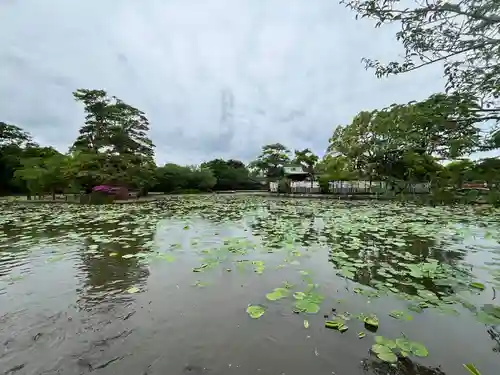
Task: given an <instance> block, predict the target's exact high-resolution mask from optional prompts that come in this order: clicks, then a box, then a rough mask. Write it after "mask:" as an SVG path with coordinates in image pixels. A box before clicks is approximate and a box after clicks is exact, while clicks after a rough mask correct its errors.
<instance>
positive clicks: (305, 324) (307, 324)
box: [304, 320, 309, 329]
mask: <svg viewBox="0 0 500 375" xmlns="http://www.w3.org/2000/svg"><path fill="white" fill-rule="evenodd" d="M304 328H306V329H307V328H309V322H308V321H307V320H304Z"/></svg>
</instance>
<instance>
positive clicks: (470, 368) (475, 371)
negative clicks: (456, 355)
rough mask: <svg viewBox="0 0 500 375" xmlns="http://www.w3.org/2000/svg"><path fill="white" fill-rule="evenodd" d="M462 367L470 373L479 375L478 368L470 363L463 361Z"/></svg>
mask: <svg viewBox="0 0 500 375" xmlns="http://www.w3.org/2000/svg"><path fill="white" fill-rule="evenodd" d="M464 367H465V369H466V370H467V371H468V372H469V373H470V374H472V375H481V373H480V372H479V370H478V369H477V368H476V366H474V364H472V363H464Z"/></svg>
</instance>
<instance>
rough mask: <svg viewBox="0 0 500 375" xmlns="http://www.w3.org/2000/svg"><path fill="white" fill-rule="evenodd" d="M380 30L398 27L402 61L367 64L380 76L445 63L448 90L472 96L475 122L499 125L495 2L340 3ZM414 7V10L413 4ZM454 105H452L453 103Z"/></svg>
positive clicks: (499, 17) (499, 12)
mask: <svg viewBox="0 0 500 375" xmlns="http://www.w3.org/2000/svg"><path fill="white" fill-rule="evenodd" d="M341 3H344V4H345V5H346V6H347V7H348V8H350V9H352V10H354V11H355V12H356V13H357V14H356V18H358V16H359V17H361V18H371V19H374V20H376V27H379V26H381V25H384V24H397V25H399V26H400V30H399V31H398V32H397V33H396V38H397V40H398V41H400V42H401V44H402V45H403V47H404V49H405V55H404V57H403V59H402V61H392V62H390V63H388V64H383V63H381V62H379V61H376V60H370V59H365V63H366V67H367V68H374V69H375V73H376V75H377V76H378V77H381V76H386V75H390V74H400V73H406V72H411V71H414V70H416V69H419V68H421V67H423V66H426V65H430V64H434V63H439V64H444V73H445V75H446V77H447V85H446V86H447V91H449V92H455V93H458V94H460V93H461V94H466V95H472V96H473V97H475V98H477V99H478V103H479V104H480V105H479V106H478V107H477V108H475V113H476V121H485V120H495V121H499V120H500V102H499V100H498V99H499V97H500V84H499V83H500V53H499V51H500V37H499V34H498V30H499V29H500V3H499V2H498V1H497V0H461V1H460V2H453V3H452V2H450V1H447V0H428V1H425V2H422V1H417V0H414V1H410V2H400V1H399V0H341ZM411 3H413V6H412V5H411ZM449 104H453V103H449Z"/></svg>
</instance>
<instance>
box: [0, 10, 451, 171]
mask: <svg viewBox="0 0 500 375" xmlns="http://www.w3.org/2000/svg"><path fill="white" fill-rule="evenodd" d="M396 31H397V29H395V28H390V27H389V28H381V29H375V28H374V25H373V23H372V22H370V21H367V20H358V21H356V20H355V19H354V13H352V12H351V11H349V10H348V9H346V8H345V7H344V6H343V5H340V4H338V3H337V1H336V0H314V1H312V0H308V1H306V0H141V1H137V0H106V1H104V0H86V1H76V0H43V1H41V0H0V82H1V83H0V121H4V122H7V123H12V124H16V125H18V126H20V127H22V128H23V129H25V130H27V131H29V132H30V133H31V134H32V135H33V136H34V138H35V139H36V140H37V141H38V142H39V143H41V144H44V145H52V146H54V147H56V148H57V149H58V150H59V151H61V152H66V151H67V149H68V147H69V146H70V145H71V144H72V143H73V141H74V139H75V138H76V136H77V134H78V129H79V127H80V126H81V125H82V124H83V121H84V112H83V107H82V106H81V104H79V103H77V102H75V101H74V99H73V96H72V92H73V91H75V90H76V89H78V88H88V89H104V90H106V91H107V92H108V93H109V94H110V95H114V96H117V97H119V98H120V99H122V100H124V101H125V102H127V103H129V104H131V105H133V106H135V107H138V108H139V109H141V110H143V111H144V112H146V114H147V116H148V118H149V120H150V123H151V131H150V135H151V138H152V140H153V142H154V144H155V145H156V160H157V162H158V163H160V164H163V163H166V162H173V163H180V164H198V163H200V162H202V161H206V160H210V159H213V158H218V157H221V158H234V159H240V160H243V161H245V162H248V161H250V160H252V159H254V158H255V157H257V156H258V154H259V151H260V149H261V147H262V146H263V145H265V144H269V143H276V142H280V143H283V144H285V145H286V146H287V147H289V148H290V149H292V150H293V149H302V148H306V147H308V148H311V149H312V150H313V151H314V152H316V153H318V154H320V155H322V154H323V153H324V151H325V149H326V148H327V146H328V138H329V137H330V136H331V135H332V132H333V130H334V129H335V127H336V126H338V125H341V124H348V123H349V122H350V121H351V120H352V118H353V117H354V116H355V115H356V114H357V113H358V112H360V111H362V110H371V109H376V108H383V107H385V106H387V105H390V104H392V103H396V102H397V103H404V102H408V101H410V100H420V99H424V98H425V97H427V96H428V95H430V94H432V93H435V92H439V91H442V90H443V87H444V78H443V77H442V70H441V67H439V66H430V67H426V69H422V70H418V71H415V72H413V73H411V74H407V75H402V76H393V77H389V78H384V79H377V78H376V77H375V75H374V72H373V71H366V70H365V68H364V64H363V63H362V62H361V59H362V57H370V58H377V59H381V60H383V61H389V60H390V59H397V58H398V56H400V55H401V53H402V49H401V46H400V44H399V43H398V42H397V41H396V40H395V32H396Z"/></svg>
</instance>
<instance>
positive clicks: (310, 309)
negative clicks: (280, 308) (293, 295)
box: [295, 299, 320, 314]
mask: <svg viewBox="0 0 500 375" xmlns="http://www.w3.org/2000/svg"><path fill="white" fill-rule="evenodd" d="M295 309H296V310H297V311H299V312H305V313H307V314H317V313H318V311H319V309H320V307H319V305H318V304H317V303H314V302H312V301H310V300H308V299H303V300H298V301H297V302H295Z"/></svg>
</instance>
